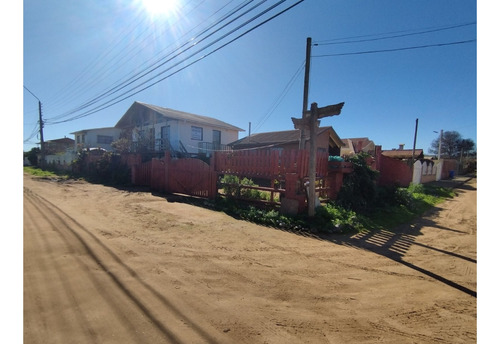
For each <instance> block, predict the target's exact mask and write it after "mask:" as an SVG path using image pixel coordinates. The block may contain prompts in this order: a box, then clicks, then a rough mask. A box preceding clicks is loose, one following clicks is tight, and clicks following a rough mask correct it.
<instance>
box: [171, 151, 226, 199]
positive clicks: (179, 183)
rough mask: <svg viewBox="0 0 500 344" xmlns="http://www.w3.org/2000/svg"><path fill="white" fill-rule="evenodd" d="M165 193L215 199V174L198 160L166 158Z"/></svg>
mask: <svg viewBox="0 0 500 344" xmlns="http://www.w3.org/2000/svg"><path fill="white" fill-rule="evenodd" d="M166 160H167V161H166V183H167V187H166V190H165V191H167V192H170V193H182V194H186V195H192V196H198V197H204V198H215V197H216V194H217V174H216V173H215V172H214V171H213V169H212V168H211V167H210V165H208V164H207V163H205V162H204V161H202V160H200V159H192V158H187V159H176V160H173V159H169V158H168V157H166Z"/></svg>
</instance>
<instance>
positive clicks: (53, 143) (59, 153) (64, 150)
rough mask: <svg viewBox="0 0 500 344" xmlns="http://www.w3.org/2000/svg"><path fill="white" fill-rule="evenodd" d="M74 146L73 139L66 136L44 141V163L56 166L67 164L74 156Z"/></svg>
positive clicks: (65, 165)
mask: <svg viewBox="0 0 500 344" xmlns="http://www.w3.org/2000/svg"><path fill="white" fill-rule="evenodd" d="M74 147H75V141H74V140H73V139H70V138H67V137H64V138H62V139H56V140H47V141H45V142H44V148H45V163H46V164H53V165H56V166H58V167H67V166H69V165H70V164H71V162H72V161H73V159H74V158H75V155H74V152H73V150H74Z"/></svg>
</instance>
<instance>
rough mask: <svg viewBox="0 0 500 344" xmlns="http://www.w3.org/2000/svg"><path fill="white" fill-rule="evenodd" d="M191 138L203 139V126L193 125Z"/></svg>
mask: <svg viewBox="0 0 500 344" xmlns="http://www.w3.org/2000/svg"><path fill="white" fill-rule="evenodd" d="M191 140H196V141H203V128H201V127H194V126H192V127H191Z"/></svg>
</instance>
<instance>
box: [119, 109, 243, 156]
mask: <svg viewBox="0 0 500 344" xmlns="http://www.w3.org/2000/svg"><path fill="white" fill-rule="evenodd" d="M115 128H120V129H121V130H122V131H130V132H131V138H132V142H134V143H135V144H136V145H139V146H142V147H146V148H148V150H150V151H156V152H161V151H165V150H170V151H171V152H172V153H174V155H175V153H184V154H188V155H189V154H199V153H206V154H207V155H210V153H211V152H212V151H214V150H220V149H224V147H225V146H226V145H227V144H228V143H230V142H233V141H235V140H237V139H238V133H239V132H240V131H244V130H243V129H241V128H238V127H236V126H234V125H231V124H229V123H226V122H223V121H220V120H218V119H215V118H212V117H207V116H202V115H196V114H192V113H188V112H183V111H179V110H174V109H169V108H164V107H160V106H157V105H151V104H146V103H142V102H137V101H136V102H134V103H133V104H132V106H130V108H129V109H128V110H127V112H126V113H125V114H124V115H123V116H122V117H121V118H120V120H119V121H118V122H117V123H116V125H115Z"/></svg>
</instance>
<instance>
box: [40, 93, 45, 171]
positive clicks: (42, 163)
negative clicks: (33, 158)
mask: <svg viewBox="0 0 500 344" xmlns="http://www.w3.org/2000/svg"><path fill="white" fill-rule="evenodd" d="M38 117H39V120H40V160H41V161H40V167H41V168H42V169H43V168H45V142H44V141H43V120H42V102H40V100H39V101H38Z"/></svg>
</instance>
